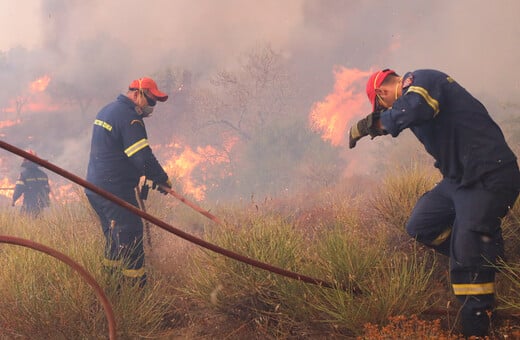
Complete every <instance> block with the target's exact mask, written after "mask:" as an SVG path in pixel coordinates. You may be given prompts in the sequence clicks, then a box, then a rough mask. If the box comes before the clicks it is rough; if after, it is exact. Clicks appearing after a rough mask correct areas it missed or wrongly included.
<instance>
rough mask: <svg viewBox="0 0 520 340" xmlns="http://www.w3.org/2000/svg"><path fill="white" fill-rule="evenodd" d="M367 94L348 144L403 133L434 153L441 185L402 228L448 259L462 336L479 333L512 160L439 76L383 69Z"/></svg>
mask: <svg viewBox="0 0 520 340" xmlns="http://www.w3.org/2000/svg"><path fill="white" fill-rule="evenodd" d="M366 91H367V95H368V97H369V100H370V102H371V104H372V107H373V112H372V113H371V114H369V115H368V116H367V117H365V118H364V119H361V120H360V121H358V122H357V123H356V124H355V125H353V126H352V127H351V129H350V131H349V147H350V148H353V147H355V145H356V143H357V141H358V140H359V139H361V138H363V137H364V136H368V135H370V136H371V137H372V138H374V137H376V136H379V135H385V134H390V135H392V136H393V137H397V136H398V135H399V134H400V132H401V131H403V130H404V129H406V128H409V129H410V130H411V131H412V132H413V133H414V134H415V136H416V137H417V138H418V139H419V141H420V142H421V143H422V144H423V145H424V147H425V149H426V151H427V152H428V153H429V154H430V155H432V156H433V158H434V159H435V164H434V165H435V167H437V168H438V169H439V170H440V172H441V174H442V176H443V178H442V181H441V182H440V183H438V184H437V185H436V186H435V187H434V188H433V189H432V190H431V191H429V192H427V193H426V194H424V195H423V196H422V197H421V198H420V199H419V200H418V202H417V204H416V205H415V207H414V209H413V211H412V214H411V216H410V219H409V221H408V222H407V225H406V230H407V232H408V233H409V234H410V235H411V236H412V237H414V238H416V239H417V240H418V241H419V242H421V243H424V244H426V245H428V246H430V247H432V248H434V249H435V250H437V251H438V252H440V253H441V254H444V255H447V256H449V257H450V279H451V284H452V288H453V292H454V293H455V295H456V297H457V299H458V300H459V301H460V302H461V304H462V307H461V324H462V331H463V334H464V335H465V336H472V335H474V336H484V335H486V334H488V332H489V325H490V319H489V316H490V315H493V314H492V312H493V306H494V303H495V301H494V292H495V284H494V282H495V270H494V269H493V266H492V264H494V263H496V261H497V259H498V258H499V257H501V256H503V248H504V245H503V239H502V231H501V219H502V218H503V217H504V216H505V215H506V213H507V212H508V210H509V209H510V208H511V207H512V206H513V204H514V203H515V201H516V198H517V196H518V191H519V188H520V173H519V170H518V165H517V160H516V156H515V154H514V153H513V152H512V151H511V149H510V148H509V146H508V145H507V143H506V141H505V139H504V136H503V134H502V131H501V130H500V128H499V127H498V125H497V124H496V123H495V122H494V121H493V119H492V118H491V117H490V116H489V114H488V112H487V110H486V108H485V107H484V106H483V105H482V104H481V103H480V102H479V101H478V100H477V99H475V98H474V97H473V96H472V95H471V94H470V93H468V92H467V91H466V90H465V89H464V88H463V87H462V86H461V85H459V84H458V83H457V82H456V81H455V80H454V79H453V78H451V77H450V76H449V75H447V74H445V73H443V72H440V71H437V70H417V71H413V72H408V73H406V74H405V75H404V77H400V76H398V75H397V74H396V73H395V72H394V71H393V70H389V69H385V70H381V71H378V72H375V73H374V74H372V76H371V77H370V78H369V80H368V83H367V87H366Z"/></svg>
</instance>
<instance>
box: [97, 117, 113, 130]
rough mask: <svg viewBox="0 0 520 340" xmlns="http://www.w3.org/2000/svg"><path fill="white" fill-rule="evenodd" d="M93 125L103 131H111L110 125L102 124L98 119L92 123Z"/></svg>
mask: <svg viewBox="0 0 520 340" xmlns="http://www.w3.org/2000/svg"><path fill="white" fill-rule="evenodd" d="M94 125H98V126H101V127H102V128H104V129H107V130H108V131H112V125H110V124H108V123H107V122H104V121H102V120H100V119H96V120H95V121H94Z"/></svg>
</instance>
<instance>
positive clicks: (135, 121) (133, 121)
mask: <svg viewBox="0 0 520 340" xmlns="http://www.w3.org/2000/svg"><path fill="white" fill-rule="evenodd" d="M134 123H138V124H141V126H143V127H144V124H143V122H142V121H140V120H139V119H134V120H132V121H131V122H130V125H134Z"/></svg>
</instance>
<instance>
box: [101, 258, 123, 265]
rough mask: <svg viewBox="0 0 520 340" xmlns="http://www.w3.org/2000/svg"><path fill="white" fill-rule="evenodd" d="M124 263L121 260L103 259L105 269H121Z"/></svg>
mask: <svg viewBox="0 0 520 340" xmlns="http://www.w3.org/2000/svg"><path fill="white" fill-rule="evenodd" d="M122 263H123V262H122V261H121V260H110V259H107V258H104V259H103V265H104V266H105V267H119V266H120V265H121V264H122Z"/></svg>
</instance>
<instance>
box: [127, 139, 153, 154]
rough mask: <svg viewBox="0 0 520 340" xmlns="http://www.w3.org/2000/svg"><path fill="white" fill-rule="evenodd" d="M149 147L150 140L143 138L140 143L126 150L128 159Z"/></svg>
mask: <svg viewBox="0 0 520 340" xmlns="http://www.w3.org/2000/svg"><path fill="white" fill-rule="evenodd" d="M147 146H148V140H147V139H146V138H143V139H141V140H140V141H138V142H135V143H134V144H132V145H130V146H129V147H128V148H126V150H125V153H126V155H127V156H128V157H132V155H134V154H135V153H136V152H138V151H139V150H142V149H144V148H145V147H147Z"/></svg>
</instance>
